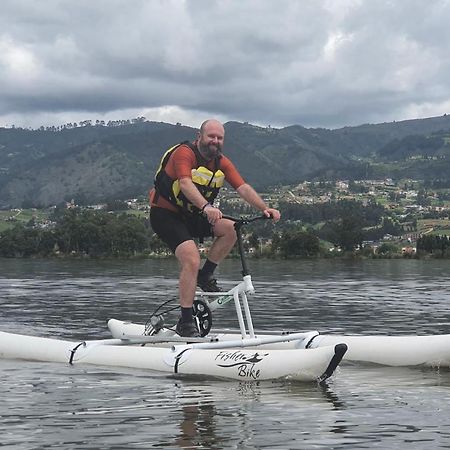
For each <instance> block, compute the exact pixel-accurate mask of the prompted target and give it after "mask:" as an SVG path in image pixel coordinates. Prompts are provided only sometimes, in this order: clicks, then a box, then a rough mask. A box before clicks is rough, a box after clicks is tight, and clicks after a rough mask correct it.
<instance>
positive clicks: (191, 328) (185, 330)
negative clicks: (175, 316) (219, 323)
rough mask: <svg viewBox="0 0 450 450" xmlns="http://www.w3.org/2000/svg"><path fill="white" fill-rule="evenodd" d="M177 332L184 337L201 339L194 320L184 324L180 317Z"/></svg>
mask: <svg viewBox="0 0 450 450" xmlns="http://www.w3.org/2000/svg"><path fill="white" fill-rule="evenodd" d="M175 331H176V332H177V334H178V335H180V336H182V337H200V333H199V332H198V330H197V326H196V325H195V322H194V320H191V321H189V322H183V321H182V320H181V317H180V319H179V320H178V323H177V327H176V328H175Z"/></svg>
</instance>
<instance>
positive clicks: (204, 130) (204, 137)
mask: <svg viewBox="0 0 450 450" xmlns="http://www.w3.org/2000/svg"><path fill="white" fill-rule="evenodd" d="M224 137H225V129H224V127H223V125H222V124H221V123H220V122H219V121H218V120H215V119H208V120H205V121H204V122H203V123H202V125H201V126H200V131H199V133H198V148H199V150H200V153H201V154H202V155H203V157H204V158H206V159H208V160H209V159H213V158H216V157H218V156H220V154H221V152H222V147H223V141H224Z"/></svg>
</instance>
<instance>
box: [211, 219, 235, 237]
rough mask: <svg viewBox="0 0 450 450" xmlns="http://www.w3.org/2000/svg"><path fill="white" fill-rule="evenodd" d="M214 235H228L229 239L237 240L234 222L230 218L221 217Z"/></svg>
mask: <svg viewBox="0 0 450 450" xmlns="http://www.w3.org/2000/svg"><path fill="white" fill-rule="evenodd" d="M214 236H216V237H222V236H226V237H227V239H229V240H236V238H237V236H236V230H235V229H234V222H233V221H232V220H228V219H221V220H220V222H219V223H217V225H216V226H215V227H214Z"/></svg>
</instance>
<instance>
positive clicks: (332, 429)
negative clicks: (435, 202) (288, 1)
mask: <svg viewBox="0 0 450 450" xmlns="http://www.w3.org/2000/svg"><path fill="white" fill-rule="evenodd" d="M250 265H251V268H252V272H253V274H254V284H255V287H256V289H257V293H256V295H255V296H254V297H253V298H252V299H251V306H252V312H253V317H254V322H255V326H256V327H258V328H266V329H267V328H270V329H319V330H320V331H329V330H331V331H336V332H340V333H344V332H347V333H370V334H386V333H389V334H405V333H418V334H425V333H431V332H432V333H450V314H449V304H450V302H449V300H450V290H449V288H448V273H449V269H450V263H449V262H446V261H427V262H423V261H364V262H343V261H316V262H304V261H295V262H292V261H288V262H285V261H258V260H256V261H251V264H250ZM0 269H1V270H0V308H1V316H0V329H1V330H3V331H13V332H21V333H25V334H38V335H42V336H49V335H50V336H61V337H64V338H70V339H84V338H88V337H90V338H99V337H109V335H108V332H107V329H106V320H107V319H109V318H111V317H116V318H121V319H126V320H133V321H138V322H145V321H146V319H147V318H148V315H149V313H150V312H151V311H153V310H154V309H155V308H156V306H157V305H158V304H159V302H161V301H163V300H167V299H169V298H170V297H173V299H174V302H176V296H177V292H176V291H177V282H176V277H177V271H178V269H177V265H176V263H175V261H173V260H164V261H125V262H124V261H68V260H64V261H36V260H30V261H20V260H0ZM219 277H220V279H221V281H222V282H223V284H225V285H226V286H228V287H230V286H231V285H232V280H236V279H238V278H239V267H238V266H237V262H236V261H226V262H225V263H224V264H223V266H222V267H221V268H220V272H219ZM230 308H231V305H228V307H227V308H224V309H223V310H219V311H218V312H217V314H215V323H216V325H219V326H224V327H225V326H227V327H236V326H237V321H236V319H235V318H234V316H233V315H232V314H231V311H232V309H230ZM0 398H1V399H2V404H1V405H0V435H1V437H2V440H1V443H2V445H3V446H6V447H7V448H11V449H20V450H22V449H36V448H55V449H56V448H58V449H59V448H80V449H81V448H82V449H103V448H105V449H124V448H127V449H133V448H174V449H176V448H205V449H215V448H217V449H219V448H246V449H261V448H268V449H277V448H279V449H288V448H293V449H294V448H295V449H298V448H344V447H346V448H349V447H350V448H369V447H378V448H391V447H394V446H395V447H396V448H410V447H411V445H413V446H415V448H425V447H439V446H446V445H448V444H449V442H450V420H449V419H448V418H449V417H450V371H449V370H448V369H441V370H431V369H413V368H386V367H376V366H358V365H352V364H346V365H343V366H341V367H340V368H339V369H338V371H337V373H336V375H335V376H334V377H333V378H332V379H331V380H330V381H329V383H328V384H327V386H325V387H323V388H321V387H319V386H317V385H315V384H301V383H291V382H286V381H285V382H281V381H279V382H268V383H241V384H240V383H236V382H221V381H212V380H208V379H198V378H185V377H179V378H171V377H168V376H165V375H164V376H163V375H159V374H156V373H149V372H145V371H139V370H126V369H117V370H115V369H114V370H112V369H103V368H97V367H82V366H76V365H75V366H73V367H70V366H65V365H61V364H60V365H58V364H50V363H49V364H41V363H31V362H17V361H5V360H0Z"/></svg>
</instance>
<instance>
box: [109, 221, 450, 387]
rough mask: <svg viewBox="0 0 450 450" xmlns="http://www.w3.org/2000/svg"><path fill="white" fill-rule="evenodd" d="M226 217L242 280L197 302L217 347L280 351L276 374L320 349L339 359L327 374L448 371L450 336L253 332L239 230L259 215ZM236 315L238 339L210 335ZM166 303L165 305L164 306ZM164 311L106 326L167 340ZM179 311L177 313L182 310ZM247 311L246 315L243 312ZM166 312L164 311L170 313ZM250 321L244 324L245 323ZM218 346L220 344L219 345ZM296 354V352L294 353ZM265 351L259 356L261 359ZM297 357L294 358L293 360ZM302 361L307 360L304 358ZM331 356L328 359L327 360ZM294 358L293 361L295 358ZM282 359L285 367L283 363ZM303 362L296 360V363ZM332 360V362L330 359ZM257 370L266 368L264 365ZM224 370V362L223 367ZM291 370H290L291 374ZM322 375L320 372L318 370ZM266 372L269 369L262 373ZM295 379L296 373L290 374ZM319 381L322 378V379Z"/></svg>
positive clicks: (201, 322)
mask: <svg viewBox="0 0 450 450" xmlns="http://www.w3.org/2000/svg"><path fill="white" fill-rule="evenodd" d="M225 217H226V218H228V219H230V220H233V221H234V222H235V229H236V232H237V237H238V239H237V245H238V250H239V255H240V258H241V263H242V273H243V280H242V282H241V283H239V284H237V285H236V286H235V287H233V288H232V289H230V290H229V291H228V292H226V293H197V298H196V300H195V301H194V310H195V315H196V320H197V324H198V328H199V330H200V331H201V334H202V336H207V335H208V336H209V337H210V338H211V339H214V340H215V341H216V342H217V343H218V344H217V345H231V343H233V345H246V343H247V342H248V343H249V348H250V346H251V345H253V344H254V343H255V344H256V342H260V343H258V347H254V348H255V349H256V348H257V349H258V352H260V350H264V352H269V351H270V352H271V351H279V352H282V353H280V366H279V367H278V370H280V371H282V370H283V368H286V369H287V367H286V366H284V363H287V362H288V361H290V360H291V358H292V361H297V358H300V356H298V357H297V353H295V352H293V351H295V350H300V349H304V350H308V351H309V350H313V349H314V350H317V349H323V348H328V349H329V350H330V349H332V348H333V347H334V351H335V356H331V358H332V359H333V364H331V366H330V370H328V372H326V373H328V374H330V373H331V369H334V368H335V365H336V363H338V360H339V359H340V358H341V357H342V358H343V361H344V362H345V361H351V362H355V363H366V364H378V365H386V366H397V367H398V366H408V367H409V366H425V367H426V366H428V367H450V335H449V334H442V335H437V334H436V335H426V336H417V335H403V336H386V335H384V336H383V335H334V334H321V333H319V332H318V331H308V332H303V333H293V332H289V331H279V332H272V333H268V332H264V331H262V332H259V331H258V333H255V330H254V328H253V323H252V318H251V313H250V309H249V305H248V298H247V296H248V295H250V294H252V293H254V288H253V285H252V282H251V276H250V273H249V270H248V267H247V261H246V258H245V253H244V250H243V244H242V235H241V227H242V226H243V225H247V224H249V223H251V222H253V221H255V220H259V219H261V217H256V218H255V217H254V218H250V219H242V218H241V219H237V218H233V217H228V216H225ZM233 301H234V304H235V309H236V313H237V318H238V322H239V328H240V335H239V334H236V332H233V331H231V330H220V329H214V330H213V331H214V332H211V326H212V313H213V312H214V311H215V310H216V309H217V308H220V307H223V306H224V305H226V304H227V303H230V302H233ZM164 305H165V304H163V305H161V307H163V306H164ZM161 307H160V308H158V309H157V310H156V311H155V313H154V314H152V316H151V317H150V319H149V321H148V322H147V324H145V325H141V324H135V323H130V322H124V321H120V320H115V319H111V320H110V321H109V322H108V327H109V329H110V331H111V333H112V335H113V336H114V337H116V338H120V339H127V338H136V337H139V336H144V335H147V336H155V339H159V338H162V337H163V336H170V335H173V334H174V331H173V330H172V329H170V328H165V327H164V316H165V312H164V313H163V312H161ZM175 308H177V309H178V306H176V307H175ZM242 310H243V312H242ZM169 311H170V309H169V310H167V311H166V312H169ZM244 318H245V319H246V324H247V327H246V325H245V322H244ZM219 343H220V344H219ZM291 352H292V353H291ZM298 354H299V355H305V357H306V355H307V356H308V357H312V356H313V355H314V353H304V352H303V353H302V352H300V353H298ZM260 355H261V353H258V356H260ZM294 355H295V356H294ZM302 357H303V356H302ZM329 357H330V356H329ZM294 358H295V359H294ZM283 361H284V363H283ZM299 361H300V359H298V362H299ZM330 361H331V360H330ZM258 364H260V365H259V366H258V365H257V364H255V367H261V368H262V367H263V364H262V363H258ZM224 366H225V364H224ZM289 370H290V369H288V371H289ZM319 372H320V370H319ZM261 373H264V374H266V373H267V372H266V369H265V370H264V372H261ZM287 376H293V377H295V375H292V374H290V375H287ZM319 378H320V377H319Z"/></svg>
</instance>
